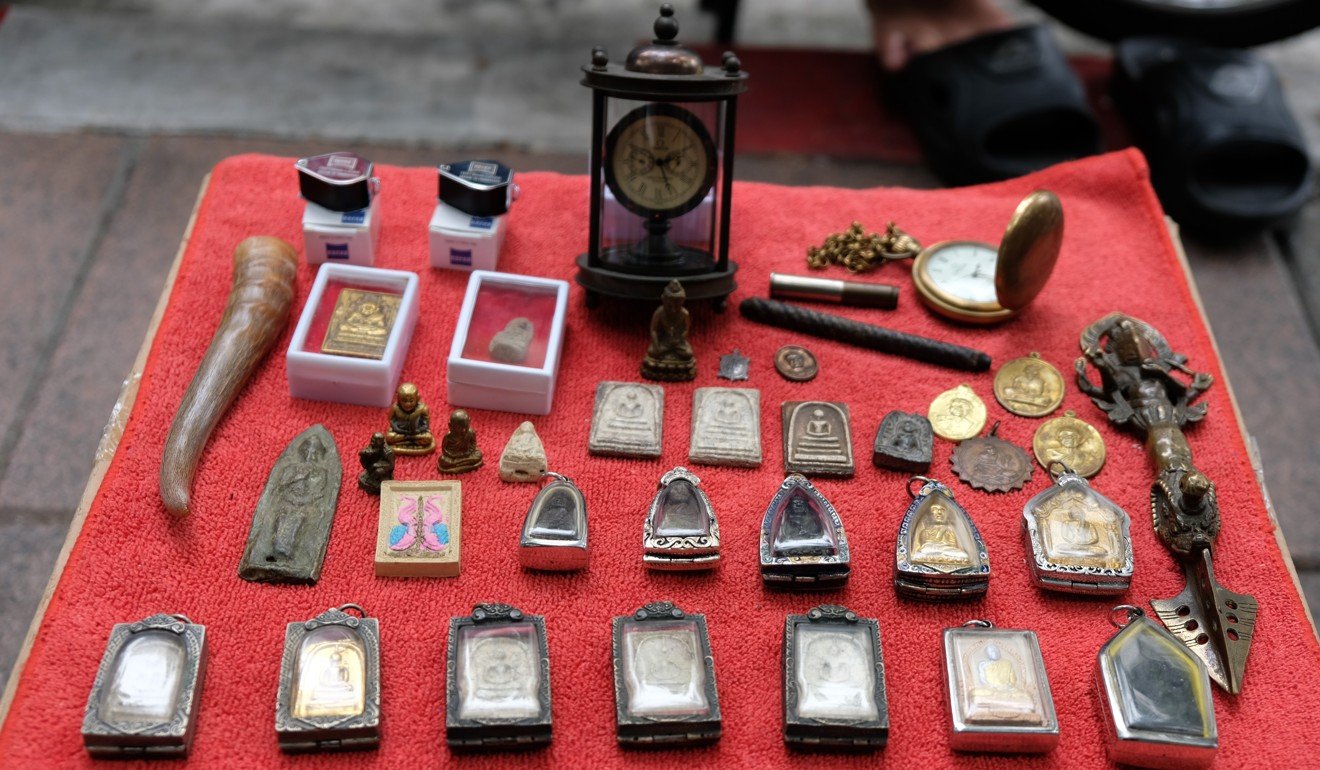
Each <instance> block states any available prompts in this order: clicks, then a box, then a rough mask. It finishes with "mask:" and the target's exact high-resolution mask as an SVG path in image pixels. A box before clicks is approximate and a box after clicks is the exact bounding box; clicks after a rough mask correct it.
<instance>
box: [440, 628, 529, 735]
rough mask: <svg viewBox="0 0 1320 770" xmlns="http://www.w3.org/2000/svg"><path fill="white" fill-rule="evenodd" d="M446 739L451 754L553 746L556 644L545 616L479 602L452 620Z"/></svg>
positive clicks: (447, 674)
mask: <svg viewBox="0 0 1320 770" xmlns="http://www.w3.org/2000/svg"><path fill="white" fill-rule="evenodd" d="M445 682H446V684H445V691H446V696H445V740H446V741H447V742H448V743H449V746H450V748H453V749H478V748H500V747H506V748H531V747H535V746H543V745H545V744H548V743H549V742H550V736H551V722H550V646H549V644H548V643H547V642H546V636H545V618H543V617H540V616H538V615H525V614H523V612H522V610H520V609H518V608H517V607H512V606H510V605H508V604H478V605H477V606H475V607H473V608H472V615H471V616H469V617H455V618H450V620H449V660H448V664H447V667H446V676H445Z"/></svg>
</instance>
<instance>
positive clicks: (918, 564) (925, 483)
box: [894, 476, 990, 601]
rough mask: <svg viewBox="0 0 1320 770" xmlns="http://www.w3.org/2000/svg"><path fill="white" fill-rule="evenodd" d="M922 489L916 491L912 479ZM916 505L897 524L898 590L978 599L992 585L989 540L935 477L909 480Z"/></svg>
mask: <svg viewBox="0 0 1320 770" xmlns="http://www.w3.org/2000/svg"><path fill="white" fill-rule="evenodd" d="M914 481H917V482H920V483H921V489H920V490H919V491H918V492H917V493H916V494H912V482H914ZM908 494H911V495H912V503H911V504H910V505H909V506H908V509H907V512H905V513H904V514H903V522H902V523H901V524H900V525H899V527H898V543H897V545H896V546H895V553H894V560H895V566H894V590H895V591H897V592H898V595H899V596H902V597H905V598H908V599H921V600H925V601H951V600H957V599H975V598H978V597H981V596H984V595H985V592H986V590H987V589H988V588H989V587H990V556H989V554H988V553H987V552H986V548H985V540H984V539H983V538H982V537H981V532H980V530H978V529H977V528H976V524H974V523H972V517H971V516H969V515H967V511H965V510H963V507H962V506H961V505H958V503H957V502H956V501H955V500H954V499H953V492H951V491H950V490H949V488H948V487H947V486H945V485H943V484H941V483H940V482H938V481H935V480H934V479H928V478H926V477H925V476H913V477H912V478H911V479H908Z"/></svg>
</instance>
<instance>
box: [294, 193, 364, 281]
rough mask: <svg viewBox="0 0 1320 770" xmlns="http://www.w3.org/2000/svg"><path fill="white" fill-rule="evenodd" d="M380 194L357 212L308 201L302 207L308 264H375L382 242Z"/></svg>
mask: <svg viewBox="0 0 1320 770" xmlns="http://www.w3.org/2000/svg"><path fill="white" fill-rule="evenodd" d="M379 203H380V196H379V195H378V196H376V197H374V198H372V199H371V205H370V206H367V207H366V208H365V209H358V210H357V211H331V210H330V209H328V208H325V207H323V206H318V205H317V204H315V203H311V202H308V203H307V205H306V207H305V208H303V220H302V224H303V247H304V249H303V250H304V253H306V255H307V264H309V265H319V264H322V263H325V262H330V263H334V264H342V265H374V264H375V263H376V245H377V244H378V243H379V242H380V213H379V212H377V211H376V209H377V207H378V204H379Z"/></svg>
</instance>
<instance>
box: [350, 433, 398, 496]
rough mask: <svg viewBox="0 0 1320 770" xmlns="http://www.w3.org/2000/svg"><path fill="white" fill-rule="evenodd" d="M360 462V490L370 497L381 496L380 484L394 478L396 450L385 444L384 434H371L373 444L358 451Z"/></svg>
mask: <svg viewBox="0 0 1320 770" xmlns="http://www.w3.org/2000/svg"><path fill="white" fill-rule="evenodd" d="M358 462H360V463H362V472H361V473H359V474H358V489H360V490H362V491H363V492H366V493H367V494H369V495H378V494H380V483H381V482H382V481H389V480H390V479H392V478H394V450H393V449H390V445H389V444H386V443H385V434H384V433H373V434H371V443H370V444H368V445H367V446H366V447H365V448H363V449H359V450H358Z"/></svg>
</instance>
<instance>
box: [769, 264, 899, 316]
mask: <svg viewBox="0 0 1320 770" xmlns="http://www.w3.org/2000/svg"><path fill="white" fill-rule="evenodd" d="M770 296H771V297H774V298H775V299H799V300H806V301H809V302H831V303H834V304H836V305H851V306H853V307H878V308H881V309H883V310H893V309H894V308H896V307H898V287H897V286H890V285H888V284H883V283H862V282H861V281H841V280H838V279H835V278H814V277H811V276H806V275H784V274H783V273H771V274H770Z"/></svg>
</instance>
